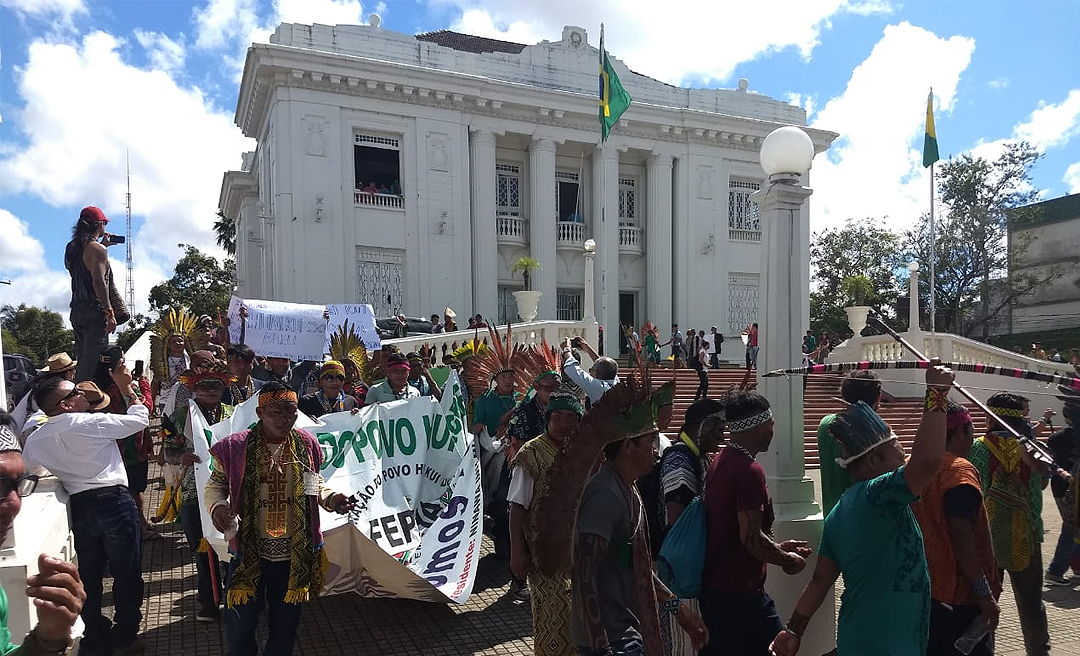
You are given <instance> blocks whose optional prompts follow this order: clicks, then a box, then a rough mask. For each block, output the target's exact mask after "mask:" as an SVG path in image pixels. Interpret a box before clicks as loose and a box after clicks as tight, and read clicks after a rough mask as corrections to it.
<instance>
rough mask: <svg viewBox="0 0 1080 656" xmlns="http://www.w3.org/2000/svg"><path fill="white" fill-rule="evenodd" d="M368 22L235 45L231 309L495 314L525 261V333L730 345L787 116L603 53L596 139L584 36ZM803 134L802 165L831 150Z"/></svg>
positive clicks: (746, 306)
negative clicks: (605, 75)
mask: <svg viewBox="0 0 1080 656" xmlns="http://www.w3.org/2000/svg"><path fill="white" fill-rule="evenodd" d="M373 23H375V24H373V25H365V26H356V25H339V26H337V27H329V26H324V25H312V26H308V25H292V24H283V25H281V26H280V27H278V29H277V31H276V32H275V33H274V35H273V36H272V37H271V38H270V43H269V44H260V45H253V46H252V47H251V48H250V49H249V50H248V53H247V61H246V64H245V67H244V74H243V80H242V83H241V87H240V93H239V100H238V103H237V110H236V124H237V125H238V126H240V128H241V129H242V130H243V132H244V134H245V135H247V136H249V137H252V138H255V139H256V140H257V142H258V146H257V148H256V150H255V151H254V152H253V153H246V154H245V155H244V158H243V166H242V168H241V170H240V171H229V172H227V173H226V174H225V176H224V181H223V183H222V189H221V197H220V207H221V210H222V211H223V212H224V213H225V214H226V215H227V216H228V217H230V218H233V219H234V220H235V221H236V226H237V232H236V234H237V258H236V259H237V269H238V280H239V295H241V296H243V297H246V298H265V299H274V300H282V301H293V302H358V301H359V302H365V303H371V304H372V305H373V306H374V307H375V311H376V314H377V315H378V316H385V315H388V314H390V313H392V312H396V311H402V312H404V313H406V314H408V315H410V316H428V315H430V314H433V313H438V314H441V313H442V310H443V308H444V307H445V306H446V305H448V304H449V305H450V306H452V307H453V308H454V309H455V310H457V312H458V314H459V317H460V318H462V319H463V318H464V317H465V316H466V315H469V314H475V313H480V314H482V315H484V316H485V317H487V318H492V317H495V318H497V319H498V320H499V321H506V320H507V319H515V318H516V317H515V315H516V306H515V303H514V299H513V297H512V296H511V294H512V292H514V291H516V290H519V289H521V288H522V279H521V277H520V275H513V274H512V273H511V266H512V264H513V262H514V261H515V260H516V259H517V258H518V257H520V256H522V255H529V256H531V257H533V258H536V259H537V260H539V261H540V263H541V264H542V267H543V268H542V270H540V271H537V272H536V273H534V274H533V288H534V289H536V290H539V291H541V292H543V298H542V300H541V303H540V314H539V317H538V318H540V319H575V320H576V319H579V318H581V316H582V315H589V314H595V316H596V317H597V319H598V321H599V323H600V325H602V326H604V327H606V328H607V330H608V331H609V332H608V334H611V331H612V330H614V329H615V328H616V327H617V326H618V325H619V324H620V322H621V323H624V324H634V325H638V326H640V325H641V324H642V323H644V322H645V321H646V320H651V321H653V322H654V323H656V324H657V325H659V326H660V327H661V329H662V331H664V330H666V327H667V326H669V325H670V324H671V323H672V322H673V321H676V322H678V323H680V324H681V326H682V327H683V329H684V330H685V329H686V328H704V329H707V328H708V327H709V326H712V325H716V326H717V327H718V328H719V329H720V330H721V331H722V332H724V333H728V334H732V333H738V332H739V331H741V330H742V328H744V327H745V326H746V325H747V324H748V323H750V322H752V321H754V320H755V319H756V318H757V311H758V303H759V298H758V296H759V292H758V288H759V280H760V278H761V271H760V262H761V260H762V254H761V245H760V240H761V234H762V233H761V226H760V225H759V221H758V217H757V211H756V205H754V204H753V203H751V202H750V201H749V199H748V197H749V195H750V193H751V192H753V191H754V190H755V189H758V188H759V186H760V184H761V181H762V179H763V178H764V173H763V172H762V169H761V167H760V165H759V163H758V149H759V147H760V144H761V141H762V139H763V138H764V137H765V136H766V135H767V134H769V132H771V131H772V130H773V129H775V128H776V127H778V126H780V125H789V124H790V125H800V126H802V125H804V124H805V122H806V115H805V112H804V111H803V110H802V109H800V108H798V107H795V106H792V105H789V104H787V103H785V102H783V101H779V100H773V99H771V98H768V97H765V96H763V95H759V94H756V93H754V92H751V91H749V90H748V88H747V83H746V82H745V81H742V82H740V84H739V89H737V90H712V89H686V88H680V87H674V86H671V85H668V84H664V83H662V82H659V81H657V80H653V79H651V78H648V77H645V76H642V75H639V74H636V73H634V72H632V71H630V70H628V69H627V68H626V66H625V65H623V64H622V63H621V62H620V61H618V60H614V66H615V68H616V70H617V72H618V74H619V77H620V79H621V81H622V83H623V85H624V86H625V87H626V89H627V91H628V92H629V93H630V94H631V95H632V96H633V98H634V103H633V105H632V106H631V108H630V109H629V111H627V112H626V114H625V115H624V116H623V120H622V121H621V122H620V124H619V125H618V126H617V127H616V128H615V129H614V131H613V133H612V135H611V137H610V138H609V140H608V141H607V144H606V146H604V147H599V146H598V144H599V141H600V130H599V124H598V120H597V86H598V84H597V69H598V65H597V62H598V55H597V49H596V48H595V47H593V46H592V45H590V43H589V39H588V36H587V33H586V31H585V30H584V29H582V28H579V27H572V26H571V27H566V28H564V30H563V34H562V39H561V40H559V41H555V42H548V41H544V42H542V43H539V44H535V45H522V44H516V43H508V42H504V41H495V40H491V39H486V38H480V37H473V36H469V35H465V34H459V33H455V32H447V31H440V32H432V33H428V34H421V35H418V36H411V35H407V34H398V33H395V32H390V31H387V30H384V29H380V28H379V27H378V26H377V21H373ZM807 132H808V133H809V134H810V136H811V138H812V140H813V142H814V146H815V150H816V151H818V152H821V151H824V150H825V149H826V148H828V146H829V144H830V143H831V141H832V140H833V139H834V138H835V137H836V135H835V134H833V133H831V132H825V131H821V130H813V129H807ZM804 184H807V182H806V178H805V177H804ZM808 215H809V212H808V211H806V208H803V212H802V213H801V216H802V217H803V219H802V220H803V222H804V223H805V222H806V221H807V220H808V219H807V218H806V217H808ZM804 234H806V232H805V228H804ZM590 238H591V239H593V240H595V242H596V287H595V291H596V294H595V303H596V306H595V308H593V309H594V313H590V312H586V311H585V309H584V308H583V304H584V299H585V294H584V285H585V267H584V261H585V257H584V244H585V241H586V240H587V239H590ZM804 247H805V245H804ZM803 261H804V262H805V261H806V259H805V258H804V259H803ZM808 275H809V274H808V272H807V271H803V272H802V276H803V282H802V288H803V291H804V292H805V290H806V288H807V286H808V284H807V280H808ZM461 323H462V324H464V321H462V322H461ZM733 350H734V349H733Z"/></svg>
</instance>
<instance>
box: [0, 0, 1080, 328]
mask: <svg viewBox="0 0 1080 656" xmlns="http://www.w3.org/2000/svg"><path fill="white" fill-rule="evenodd" d="M663 7H664V9H663V10H660V9H658V8H657V5H656V4H655V3H645V2H639V1H635V0H622V1H619V2H616V1H608V0H596V1H594V2H591V3H581V2H579V1H578V0H546V1H533V0H518V1H516V2H505V1H503V0H401V1H398V0H387V1H385V2H379V3H374V2H366V3H361V2H358V1H357V0H197V1H187V0H122V1H104V0H0V115H2V118H3V123H2V125H0V230H2V231H3V234H4V235H6V239H4V240H3V243H0V279H11V280H12V281H13V283H14V284H13V285H11V286H10V287H9V286H0V303H9V302H29V303H36V304H40V305H46V306H49V307H52V308H53V309H57V310H64V308H65V307H66V301H67V294H68V291H67V275H66V273H65V272H64V271H63V263H62V252H63V245H64V243H65V242H66V240H67V239H68V235H69V231H70V228H71V225H72V224H73V223H74V220H75V218H76V217H77V214H78V210H79V208H81V207H82V206H83V205H87V204H96V205H100V206H101V207H103V208H104V209H105V211H106V213H107V214H108V215H109V216H111V217H113V219H114V223H113V224H112V228H113V231H116V232H122V230H123V214H124V204H123V201H124V162H125V155H126V154H130V157H131V163H132V186H133V189H132V191H133V214H134V227H135V234H136V239H135V260H136V289H137V303H136V304H137V309H145V301H144V300H142V299H145V293H146V291H147V290H148V289H149V287H150V286H152V285H153V284H155V283H156V282H158V281H159V280H161V279H162V278H163V277H166V276H167V275H169V273H170V272H171V270H172V266H173V264H174V263H175V261H176V259H177V258H178V257H179V255H180V254H181V252H180V249H178V248H177V244H180V243H185V244H193V245H196V246H198V247H200V248H206V249H208V250H214V251H215V252H216V249H215V247H214V246H213V233H212V230H211V226H212V224H213V221H214V211H215V210H216V205H217V197H218V191H219V188H220V181H221V174H222V172H223V171H225V170H227V169H232V168H237V167H238V166H239V163H240V153H241V152H243V151H244V150H250V149H252V147H253V143H252V142H251V141H249V140H247V139H245V138H243V137H242V136H241V135H240V134H239V130H238V129H237V128H236V127H235V126H234V125H233V124H232V116H233V111H234V109H235V103H236V93H237V88H238V81H239V76H240V71H241V66H242V63H243V55H244V51H245V49H246V47H247V46H248V45H249V44H250V43H251V42H252V41H266V39H267V38H268V36H269V34H270V33H271V32H272V30H273V27H274V26H275V25H276V24H277V23H278V22H281V21H285V22H299V23H312V22H319V23H326V24H336V23H356V22H366V20H367V17H368V15H369V14H370V13H371V12H372V11H377V12H378V13H379V14H380V15H381V16H382V19H383V22H382V25H383V28H384V29H388V30H393V31H397V32H404V33H418V32H423V31H429V30H437V29H456V30H460V31H464V32H469V33H473V34H482V35H485V36H493V37H498V38H505V39H508V40H514V41H519V42H523V43H535V42H537V41H539V40H541V39H558V38H559V37H560V35H561V31H562V26H563V25H567V24H574V25H579V26H582V27H585V28H586V29H587V30H588V31H589V38H590V42H592V43H595V42H596V40H597V37H598V32H599V23H600V22H601V21H604V22H605V23H606V26H607V34H606V36H607V46H608V49H609V51H610V52H611V54H612V55H613V56H614V57H617V58H619V59H621V60H623V61H624V62H625V63H626V64H627V65H628V66H630V67H631V68H632V69H634V70H635V71H638V72H640V73H643V74H646V75H651V76H653V77H657V78H659V79H662V80H664V81H667V82H670V83H674V84H683V85H688V86H709V87H726V88H732V87H735V86H736V85H737V82H738V80H739V78H742V77H745V78H747V79H748V80H749V81H750V89H751V90H752V91H755V92H757V93H762V94H765V95H768V96H772V97H774V98H781V99H787V100H789V101H790V102H794V103H796V104H799V105H801V106H803V107H804V108H806V109H807V111H808V114H809V123H810V124H811V125H814V126H815V127H821V128H824V129H828V130H832V131H835V132H838V133H840V135H841V136H840V137H839V139H838V140H837V142H836V143H835V144H834V148H833V149H832V150H831V151H830V152H829V153H828V154H827V156H826V157H819V158H818V159H817V160H815V163H814V168H813V170H812V172H811V186H813V187H814V189H815V195H814V197H813V199H812V208H811V218H812V223H813V227H814V228H815V229H822V228H825V227H828V226H831V225H837V224H839V223H842V222H843V221H844V220H845V219H846V218H848V217H854V218H860V219H861V218H864V217H871V218H874V219H877V220H881V221H883V222H884V223H885V224H886V225H889V226H891V227H894V228H898V229H901V228H903V227H904V226H905V225H909V224H910V223H911V222H912V221H913V220H914V219H915V218H916V217H917V216H918V215H919V213H921V212H922V211H925V209H926V205H927V202H928V201H927V195H928V194H927V190H928V187H929V181H928V180H927V179H926V178H925V175H926V173H925V171H924V170H923V169H922V167H921V165H920V163H919V160H920V159H921V151H920V149H921V144H922V130H923V127H922V126H923V114H924V111H925V102H926V93H927V90H928V88H929V87H930V86H931V85H933V86H934V88H935V94H936V101H935V102H936V106H937V112H936V118H937V133H938V141H939V144H940V149H941V154H942V156H948V155H950V154H960V153H966V152H973V153H975V154H976V155H981V156H987V157H991V158H992V157H993V156H994V155H995V154H996V153H997V152H999V150H1000V147H1001V144H1002V143H1003V142H1004V141H1005V140H1007V139H1011V138H1018V137H1023V138H1027V139H1028V140H1030V141H1032V142H1033V143H1034V144H1035V145H1036V146H1037V147H1039V148H1040V150H1042V151H1043V152H1044V153H1045V157H1044V159H1043V160H1042V161H1040V162H1039V164H1038V165H1037V167H1036V169H1035V171H1034V183H1035V186H1036V188H1038V189H1039V190H1041V192H1042V193H1043V195H1044V197H1045V198H1053V197H1057V196H1061V195H1063V194H1066V193H1070V192H1073V193H1076V192H1080V71H1078V69H1077V66H1076V64H1077V62H1080V41H1078V40H1077V39H1076V28H1077V26H1078V25H1080V3H1077V2H1073V1H1071V0H1013V1H1009V2H1006V1H1001V0H999V1H996V2H995V1H992V0H963V1H959V0H939V1H936V2H932V1H930V0H919V1H912V2H894V1H891V0H815V2H810V3H808V2H805V1H799V2H796V1H794V0H790V1H789V0H784V1H782V2H780V1H774V2H767V1H762V2H758V3H731V2H716V1H715V0H678V1H674V2H668V3H665V4H664V5H663ZM688 17H690V19H688ZM630 112H631V114H632V112H633V108H631V110H630ZM631 114H628V117H631V118H632V116H631ZM112 254H113V256H114V257H115V258H117V261H115V262H114V268H116V269H117V270H118V272H119V271H122V268H123V265H122V261H121V260H122V258H123V255H124V254H123V252H122V250H120V248H119V247H118V248H114V249H113V253H112ZM140 305H141V308H139V307H138V306H140ZM64 314H66V311H65V312H64Z"/></svg>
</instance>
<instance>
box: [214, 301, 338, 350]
mask: <svg viewBox="0 0 1080 656" xmlns="http://www.w3.org/2000/svg"><path fill="white" fill-rule="evenodd" d="M241 304H243V306H244V307H245V308H247V314H248V316H247V327H246V329H245V335H244V343H246V344H247V345H248V346H250V347H251V348H252V350H253V351H255V354H256V355H264V356H268V357H275V358H289V359H290V360H296V361H303V360H314V361H316V362H322V359H323V354H324V353H325V352H326V351H325V348H324V347H325V345H326V319H325V317H324V316H323V314H324V313H325V312H326V308H325V307H324V306H322V305H306V304H301V303H284V302H281V301H263V300H253V299H241V298H237V297H236V296H233V297H232V299H230V301H229V338H230V339H231V340H232V341H233V342H235V343H239V342H240V323H241V322H240V305H241Z"/></svg>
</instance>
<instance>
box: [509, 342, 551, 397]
mask: <svg viewBox="0 0 1080 656" xmlns="http://www.w3.org/2000/svg"><path fill="white" fill-rule="evenodd" d="M511 364H512V365H513V367H514V369H515V370H516V371H517V374H518V376H517V380H518V383H519V384H520V386H521V388H522V389H528V388H529V387H531V386H532V384H533V383H535V382H536V380H537V379H538V378H540V377H541V376H543V375H544V374H549V373H555V374H556V375H560V376H561V375H562V374H561V373H560V372H562V358H560V357H559V354H558V352H557V351H556V350H555V348H554V347H552V346H550V345H549V344H548V343H547V339H546V338H541V340H540V344H539V345H537V344H529V345H528V346H526V345H523V344H519V345H518V346H517V347H516V348H515V349H514V353H513V356H512V357H511Z"/></svg>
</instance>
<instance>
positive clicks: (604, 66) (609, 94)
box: [600, 24, 633, 141]
mask: <svg viewBox="0 0 1080 656" xmlns="http://www.w3.org/2000/svg"><path fill="white" fill-rule="evenodd" d="M632 100H633V99H632V98H630V94H628V93H626V89H623V86H622V83H620V82H619V76H618V75H616V74H615V69H614V68H612V66H611V61H610V60H608V56H607V50H604V25H603V24H601V25H600V131H601V132H602V133H603V138H602V139H601V141H607V138H608V135H609V134H611V128H612V127H613V126H614V125H615V124H616V123H618V122H619V117H620V116H622V115H623V112H625V111H626V108H627V107H629V106H630V102H631V101H632Z"/></svg>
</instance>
